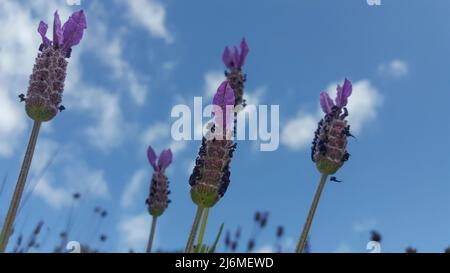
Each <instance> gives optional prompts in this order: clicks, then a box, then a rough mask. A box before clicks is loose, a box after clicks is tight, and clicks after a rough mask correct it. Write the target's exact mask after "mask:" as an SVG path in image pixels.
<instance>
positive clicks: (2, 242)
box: [0, 121, 41, 253]
mask: <svg viewBox="0 0 450 273" xmlns="http://www.w3.org/2000/svg"><path fill="white" fill-rule="evenodd" d="M40 128H41V122H40V121H35V122H34V124H33V130H32V131H31V136H30V140H29V142H28V147H27V151H26V153H25V157H24V159H23V163H22V168H21V169H20V174H19V178H18V179H17V184H16V188H15V190H14V195H13V198H12V200H11V203H10V205H9V209H8V214H7V215H6V218H5V222H4V224H3V228H2V232H1V234H0V253H3V252H5V250H6V247H7V245H8V241H9V237H10V235H11V229H12V227H13V225H14V221H15V219H16V215H17V209H18V208H19V205H20V200H21V199H22V194H23V191H24V189H25V184H26V182H27V176H28V172H29V170H30V166H31V161H32V160H33V154H34V149H35V148H36V142H37V138H38V135H39V129H40Z"/></svg>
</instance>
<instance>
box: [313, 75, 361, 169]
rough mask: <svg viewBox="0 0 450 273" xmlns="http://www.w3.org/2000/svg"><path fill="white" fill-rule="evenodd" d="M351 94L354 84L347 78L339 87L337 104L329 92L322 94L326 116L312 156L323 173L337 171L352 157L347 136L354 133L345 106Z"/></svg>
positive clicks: (318, 132) (319, 130)
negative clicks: (348, 121) (348, 122)
mask: <svg viewBox="0 0 450 273" xmlns="http://www.w3.org/2000/svg"><path fill="white" fill-rule="evenodd" d="M351 94H352V84H351V82H350V81H349V80H347V79H345V82H344V85H343V86H342V87H341V86H339V85H338V87H337V97H336V100H335V102H336V104H335V103H334V102H333V100H332V99H331V98H330V96H329V95H328V93H326V92H322V93H321V94H320V105H321V107H322V110H323V112H324V113H325V117H324V118H323V119H322V120H321V121H320V122H319V126H318V129H317V130H316V132H315V138H314V141H313V147H312V153H311V157H312V160H313V161H314V162H315V163H316V165H317V168H318V169H319V171H320V172H321V173H322V174H327V175H331V174H334V173H336V172H337V171H338V170H339V168H341V167H342V165H343V164H344V162H345V161H347V160H348V159H349V157H350V154H349V153H348V152H347V138H348V137H349V136H352V135H351V133H350V125H347V120H346V117H347V116H348V111H347V108H346V107H345V106H347V103H348V98H349V97H350V95H351Z"/></svg>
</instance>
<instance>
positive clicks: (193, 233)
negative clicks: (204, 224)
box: [184, 206, 203, 253]
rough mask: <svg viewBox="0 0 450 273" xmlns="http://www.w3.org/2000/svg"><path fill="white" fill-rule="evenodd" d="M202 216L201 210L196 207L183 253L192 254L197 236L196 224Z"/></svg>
mask: <svg viewBox="0 0 450 273" xmlns="http://www.w3.org/2000/svg"><path fill="white" fill-rule="evenodd" d="M202 214H203V208H202V207H200V206H198V208H197V213H196V214H195V218H194V223H193V224H192V229H191V233H190V234H189V238H188V241H187V244H186V248H185V250H184V252H185V253H190V252H192V247H193V246H194V240H195V237H196V236H197V230H198V224H199V223H200V219H201V217H202Z"/></svg>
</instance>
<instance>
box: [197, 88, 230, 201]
mask: <svg viewBox="0 0 450 273" xmlns="http://www.w3.org/2000/svg"><path fill="white" fill-rule="evenodd" d="M234 99H235V97H234V92H233V89H232V88H231V85H230V83H229V81H225V82H223V83H222V84H221V85H220V87H219V88H218V90H217V93H216V95H215V96H214V107H213V112H214V116H215V120H214V123H211V124H209V125H208V128H209V131H208V133H207V134H206V136H205V137H204V138H203V140H202V145H201V147H200V150H199V153H198V157H197V159H196V161H195V167H194V170H193V172H192V175H191V176H190V178H189V184H190V185H191V187H192V188H191V197H192V200H193V201H194V203H195V204H197V205H198V206H200V207H203V208H210V207H212V206H214V205H215V204H216V203H217V201H219V199H220V198H221V197H222V196H223V195H224V194H225V192H226V190H227V188H228V185H229V183H230V161H231V158H232V157H233V152H234V150H235V149H236V144H234V143H233V141H232V140H230V138H231V132H232V130H231V129H230V128H229V127H230V121H231V120H232V116H231V115H232V114H233V112H231V115H230V111H229V109H230V106H233V104H234ZM219 109H220V111H219ZM219 113H220V114H219Z"/></svg>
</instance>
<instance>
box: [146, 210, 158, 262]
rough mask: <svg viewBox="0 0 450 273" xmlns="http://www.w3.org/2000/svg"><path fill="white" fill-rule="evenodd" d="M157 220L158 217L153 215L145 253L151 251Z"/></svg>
mask: <svg viewBox="0 0 450 273" xmlns="http://www.w3.org/2000/svg"><path fill="white" fill-rule="evenodd" d="M157 220H158V217H157V216H153V219H152V228H151V230H150V237H149V238H148V243H147V253H152V245H153V238H154V237H155V231H156V221H157Z"/></svg>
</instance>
